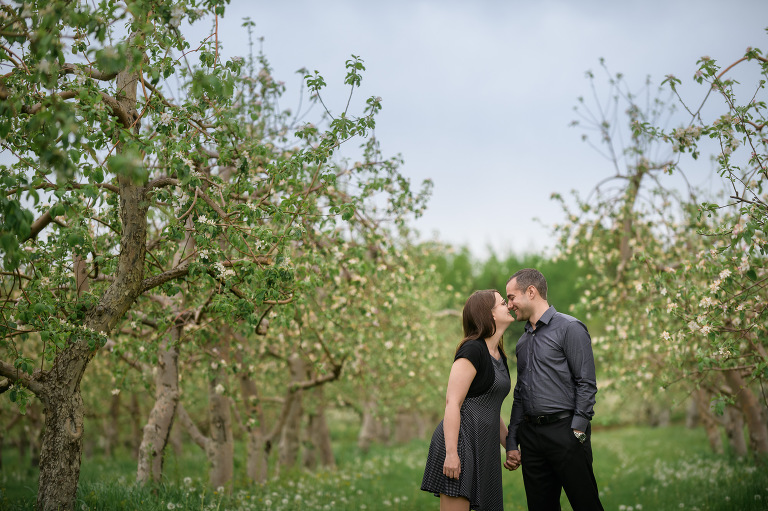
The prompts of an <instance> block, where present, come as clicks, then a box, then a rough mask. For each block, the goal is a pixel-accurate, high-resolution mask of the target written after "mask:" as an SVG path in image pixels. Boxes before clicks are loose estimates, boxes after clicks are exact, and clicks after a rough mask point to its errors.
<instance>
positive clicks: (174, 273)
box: [141, 263, 190, 293]
mask: <svg viewBox="0 0 768 511" xmlns="http://www.w3.org/2000/svg"><path fill="white" fill-rule="evenodd" d="M189 264H190V263H185V264H182V265H181V266H177V267H176V268H173V269H171V270H168V271H165V272H163V273H161V274H159V275H154V276H152V277H149V278H146V279H144V280H143V281H142V282H141V292H142V293H146V292H147V291H149V290H150V289H154V288H156V287H157V286H159V285H162V284H165V283H166V282H168V281H169V280H173V279H178V278H179V277H184V276H186V275H187V274H188V273H189Z"/></svg>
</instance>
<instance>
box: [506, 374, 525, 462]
mask: <svg viewBox="0 0 768 511" xmlns="http://www.w3.org/2000/svg"><path fill="white" fill-rule="evenodd" d="M519 387H520V382H517V383H516V384H515V390H514V391H513V393H512V396H513V400H512V412H511V413H510V416H509V427H508V428H507V451H517V450H518V449H519V448H518V445H519V442H518V441H517V430H518V429H519V428H520V423H521V422H523V402H522V400H521V399H520V390H519Z"/></svg>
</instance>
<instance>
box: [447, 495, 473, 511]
mask: <svg viewBox="0 0 768 511" xmlns="http://www.w3.org/2000/svg"><path fill="white" fill-rule="evenodd" d="M440 511H469V501H468V500H467V499H465V498H464V497H449V496H448V495H445V494H443V493H441V494H440Z"/></svg>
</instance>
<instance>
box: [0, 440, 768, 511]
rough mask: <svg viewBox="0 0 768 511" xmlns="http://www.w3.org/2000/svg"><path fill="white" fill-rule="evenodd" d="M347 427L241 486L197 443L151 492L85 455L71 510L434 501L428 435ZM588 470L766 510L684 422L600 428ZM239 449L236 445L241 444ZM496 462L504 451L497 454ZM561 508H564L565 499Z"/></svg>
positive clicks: (699, 502)
mask: <svg viewBox="0 0 768 511" xmlns="http://www.w3.org/2000/svg"><path fill="white" fill-rule="evenodd" d="M349 433H351V432H344V431H342V432H341V433H335V435H334V440H335V447H336V456H337V462H338V465H339V467H338V468H337V469H336V470H332V471H331V470H320V471H317V472H314V473H310V472H305V471H301V470H292V471H287V472H283V473H282V474H281V475H280V476H278V477H275V478H273V479H270V481H269V482H268V483H267V484H265V485H253V484H248V483H247V481H245V480H244V479H243V477H242V476H241V475H239V474H243V473H244V470H243V468H242V459H241V458H240V456H238V459H237V460H236V468H235V471H236V474H238V476H236V480H235V481H234V488H235V489H234V491H232V492H231V493H224V492H219V491H216V490H212V489H210V488H207V487H206V485H205V483H204V481H205V478H206V473H205V470H206V463H205V459H204V456H203V454H202V452H201V451H200V449H197V448H195V447H194V446H188V447H187V448H186V449H185V452H184V455H183V456H182V457H181V458H179V459H176V458H175V457H174V456H172V455H171V456H170V457H169V460H168V462H167V463H166V481H165V482H164V484H163V485H161V486H160V487H156V488H141V487H136V486H134V484H133V480H134V477H135V469H136V466H135V463H134V462H133V461H132V460H131V459H130V458H129V457H128V456H118V457H117V458H116V459H104V458H100V457H95V458H93V459H87V460H84V463H83V468H82V473H81V483H80V488H79V491H78V502H77V509H83V510H141V511H160V510H168V509H185V510H186V509H197V510H222V511H223V510H225V509H226V510H233V511H234V510H242V511H245V510H270V511H271V510H283V511H289V510H310V509H312V510H314V509H317V510H325V509H328V510H367V511H375V510H386V511H390V510H421V509H435V510H436V509H438V500H437V499H436V498H435V497H434V496H432V495H430V494H427V493H425V492H422V491H420V490H419V485H420V483H421V477H422V473H423V468H424V460H425V456H426V450H427V441H426V440H419V441H414V442H412V443H410V444H407V445H402V446H391V447H387V446H374V447H373V448H372V449H371V450H370V452H368V453H367V454H363V453H360V452H359V451H358V450H357V448H356V446H355V445H354V441H353V435H351V434H349ZM593 448H594V457H595V475H596V478H597V481H598V485H599V487H600V490H601V493H602V500H603V504H604V507H605V509H606V510H617V511H663V510H680V509H684V510H701V511H703V510H713V511H717V510H738V511H758V510H760V511H763V510H768V467H767V466H766V465H765V464H762V465H758V466H754V465H753V464H752V463H751V462H750V461H748V460H739V459H733V458H728V457H722V456H716V455H713V454H711V453H709V450H708V445H707V441H706V438H705V436H704V432H703V431H702V430H700V429H694V430H688V429H686V428H684V427H682V426H670V427H665V428H655V429H653V428H648V427H626V428H618V429H603V430H599V429H598V430H597V431H596V432H595V433H594V436H593ZM239 454H242V449H240V450H239ZM14 456H17V455H16V453H15V452H13V451H11V452H6V453H4V457H3V462H4V465H3V470H2V473H0V509H8V510H21V509H24V510H26V509H31V508H32V507H33V504H34V499H35V492H36V484H37V481H36V478H37V474H36V471H35V470H33V469H32V468H29V463H28V461H27V460H23V459H22V460H20V459H18V457H14ZM500 460H501V457H500ZM503 478H504V501H505V509H506V510H524V509H526V502H525V492H524V489H523V483H522V474H521V473H520V472H519V471H517V472H507V471H503ZM562 503H563V509H564V510H569V509H570V507H569V506H568V504H567V501H566V499H565V497H564V496H563V498H562Z"/></svg>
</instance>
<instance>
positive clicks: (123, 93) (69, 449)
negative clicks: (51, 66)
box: [31, 71, 149, 511]
mask: <svg viewBox="0 0 768 511" xmlns="http://www.w3.org/2000/svg"><path fill="white" fill-rule="evenodd" d="M137 83H138V74H137V73H135V72H129V71H121V72H120V73H118V75H117V79H116V88H117V90H119V91H120V94H119V95H118V98H117V101H118V103H119V105H120V107H121V108H122V109H123V110H124V113H126V114H128V117H130V118H135V116H136V84H137ZM123 128H125V129H131V128H133V129H136V126H132V125H130V126H123ZM123 151H124V147H123V146H122V144H118V147H117V152H118V153H122V152H123ZM117 181H118V190H119V192H118V193H119V195H120V212H119V214H120V221H121V225H122V236H121V239H120V254H119V256H118V262H117V270H116V272H115V280H114V281H113V282H112V284H111V285H110V286H109V287H108V288H107V289H106V291H105V292H104V294H103V295H102V296H101V298H100V299H99V302H98V304H97V305H96V307H94V308H92V309H90V310H88V311H87V312H86V315H85V321H84V326H85V327H87V328H89V329H92V330H93V331H95V332H105V333H109V332H110V331H111V330H112V328H113V327H114V326H115V325H116V324H117V322H118V321H119V319H120V318H121V317H122V316H123V315H124V314H125V312H126V311H127V310H128V309H129V308H130V306H131V305H132V304H133V303H134V302H135V301H136V298H137V297H138V296H139V294H140V293H141V291H142V279H143V276H144V258H145V255H146V243H147V208H148V207H149V201H147V199H146V189H145V188H144V186H143V185H142V184H136V183H134V182H133V179H132V178H131V177H130V176H125V175H120V176H118V178H117ZM95 352H96V350H95V349H94V347H93V346H92V345H89V342H88V341H87V340H85V339H83V338H77V337H75V338H73V339H72V343H71V344H70V345H69V347H68V348H67V349H65V350H63V351H61V352H60V353H59V354H58V355H57V356H56V359H55V360H54V362H53V367H52V368H51V369H50V370H48V371H46V372H41V373H40V374H39V376H37V381H38V382H39V384H37V385H35V388H34V389H31V390H33V391H34V392H35V393H36V394H37V395H38V397H39V398H40V400H41V401H42V402H43V405H44V406H45V433H44V436H43V448H42V453H41V456H40V478H39V483H38V493H37V508H38V509H40V510H45V511H48V510H51V511H53V510H56V511H62V510H63V511H68V510H71V509H73V508H74V505H75V496H76V494H77V483H78V479H79V477H80V456H81V453H82V438H83V399H82V396H81V395H80V381H81V380H82V377H83V373H84V372H85V369H86V367H87V366H88V363H89V362H90V361H91V358H92V357H93V355H94V354H95Z"/></svg>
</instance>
